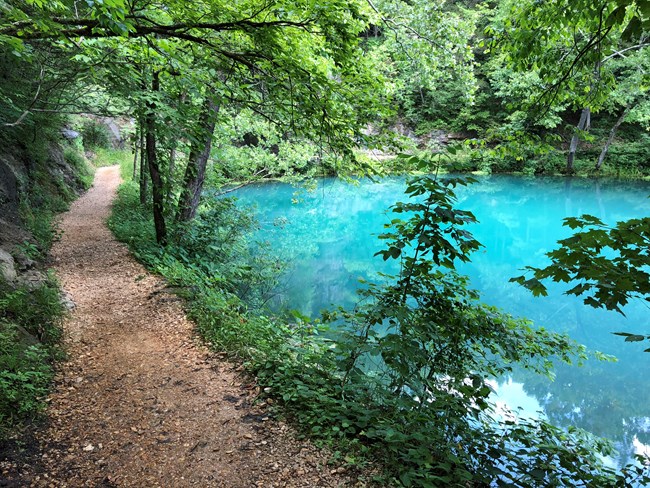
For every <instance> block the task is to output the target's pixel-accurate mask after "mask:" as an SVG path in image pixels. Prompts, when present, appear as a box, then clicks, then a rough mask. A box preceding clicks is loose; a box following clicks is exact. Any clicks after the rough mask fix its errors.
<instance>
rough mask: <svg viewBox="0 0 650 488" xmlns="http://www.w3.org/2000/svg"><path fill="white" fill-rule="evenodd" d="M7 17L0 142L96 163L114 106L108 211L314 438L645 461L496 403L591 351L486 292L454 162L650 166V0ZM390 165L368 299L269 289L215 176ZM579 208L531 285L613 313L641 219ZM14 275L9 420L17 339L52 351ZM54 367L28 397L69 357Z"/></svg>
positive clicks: (547, 463) (423, 478)
mask: <svg viewBox="0 0 650 488" xmlns="http://www.w3.org/2000/svg"><path fill="white" fill-rule="evenodd" d="M0 13H1V15H0V19H1V20H0V140H1V141H2V143H3V146H5V147H9V148H18V149H20V151H22V153H24V154H26V155H25V156H24V159H25V160H26V161H31V160H33V159H35V158H34V157H33V155H34V152H35V151H37V150H40V151H41V152H42V151H44V150H45V149H43V148H44V147H46V146H47V144H52V145H56V146H62V147H63V148H64V150H65V151H66V154H67V156H68V158H67V159H69V160H70V161H74V162H75V165H76V166H77V167H82V166H83V160H84V158H85V156H84V154H83V152H84V151H85V152H86V153H91V152H94V153H98V152H99V153H101V151H106V149H105V148H104V149H102V146H104V147H105V146H108V145H109V139H110V137H109V135H110V134H109V133H108V132H107V131H108V129H107V127H106V125H105V124H102V123H101V121H100V120H99V118H98V117H99V116H103V117H110V118H111V119H120V125H121V127H122V129H123V132H124V133H126V134H128V141H122V142H127V143H128V146H129V147H130V149H131V151H132V152H131V154H129V155H128V156H125V155H124V153H118V158H119V160H120V161H121V163H122V167H123V175H124V177H125V180H127V181H126V184H125V185H124V186H123V187H122V188H121V190H120V196H119V198H118V201H117V203H116V206H115V210H114V216H113V218H112V219H111V222H110V225H111V228H112V230H113V231H114V232H115V234H116V235H117V236H118V237H119V238H120V239H122V240H123V241H124V242H126V243H128V244H129V246H130V247H131V248H132V250H133V252H134V253H135V255H136V256H137V257H138V258H139V259H140V260H142V261H143V262H144V263H146V264H147V265H148V266H150V267H151V268H152V269H154V270H155V271H157V272H158V273H160V274H162V275H163V276H165V277H166V279H167V280H168V281H169V282H170V284H172V285H174V286H177V287H178V289H179V290H180V293H181V294H182V295H183V296H184V297H185V298H186V299H187V301H188V309H189V313H190V315H191V316H192V318H193V319H194V320H195V321H196V323H197V327H198V329H199V331H200V332H201V333H202V335H203V336H204V337H205V339H206V340H207V341H208V342H210V343H211V344H212V345H213V347H215V348H217V349H219V350H223V351H226V352H227V353H228V354H229V355H230V356H231V357H232V358H234V359H236V360H237V361H241V362H243V363H244V364H245V367H246V368H247V371H248V372H249V373H250V374H251V375H252V376H253V377H255V378H256V379H257V381H258V382H259V384H260V385H262V386H263V387H264V392H266V393H265V394H267V395H268V396H270V397H271V398H274V399H275V400H276V401H277V402H278V403H279V405H280V407H279V408H281V409H282V412H284V415H287V416H289V417H290V418H292V419H293V420H294V421H295V423H296V424H297V425H298V426H299V427H300V428H301V429H302V431H303V432H304V433H305V434H307V435H309V436H312V437H313V438H316V439H319V440H321V441H323V442H326V443H327V444H329V445H330V446H334V449H335V450H337V451H338V452H349V455H347V457H346V461H348V462H349V463H351V464H359V465H364V463H366V462H368V461H370V462H374V463H376V464H377V465H378V466H380V468H379V469H380V474H378V475H377V476H378V479H379V483H381V484H386V485H389V484H391V485H398V486H461V485H462V486H490V485H494V484H496V485H500V486H582V485H584V486H634V484H635V483H637V484H639V483H640V484H643V483H648V482H650V474H649V473H648V472H647V467H648V464H647V463H648V460H647V459H645V460H644V459H641V458H639V459H637V461H636V464H634V463H633V464H629V465H626V466H619V467H617V468H616V469H614V468H612V467H610V466H608V465H606V464H605V463H604V462H603V461H602V457H603V456H606V455H608V454H610V453H611V452H612V446H611V445H610V444H609V443H608V442H606V441H603V440H601V439H597V438H594V437H593V436H591V435H590V434H589V433H587V432H584V431H581V430H579V429H569V430H565V429H562V428H559V427H557V426H554V425H552V424H551V423H550V422H547V421H545V420H543V419H540V420H526V419H520V420H519V421H517V422H515V421H512V420H511V419H509V418H502V417H501V416H499V415H498V414H497V411H496V407H495V405H494V403H493V401H492V400H491V398H490V393H491V389H490V387H489V386H488V384H487V382H486V380H487V379H488V378H491V377H494V376H497V375H500V374H504V373H507V372H509V371H511V370H512V368H513V365H515V364H516V365H518V366H517V367H523V368H528V369H530V370H531V371H534V372H537V373H540V374H546V375H549V376H550V375H552V361H553V360H560V361H564V362H567V363H571V362H580V361H581V360H582V359H584V358H585V357H586V352H585V350H584V348H583V347H582V346H580V345H578V344H576V343H574V342H573V341H572V340H570V339H569V338H568V337H566V336H564V335H561V334H556V333H552V332H548V331H544V330H542V329H537V328H535V327H532V326H531V325H530V324H529V323H527V322H526V321H523V320H516V319H513V318H512V317H510V316H509V315H507V314H505V313H503V312H501V311H498V310H496V309H494V308H493V307H490V306H489V305H485V304H483V303H481V300H480V296H479V293H478V292H476V291H474V290H472V289H471V288H470V287H469V285H468V283H467V279H466V278H465V277H463V276H462V275H460V274H459V273H457V272H456V270H455V269H456V265H457V263H459V262H466V261H469V260H470V259H471V254H472V252H474V251H476V250H477V249H479V248H480V247H481V244H480V243H479V242H478V241H476V240H475V239H474V237H473V236H472V235H471V233H470V232H469V231H468V230H467V224H470V223H472V222H474V221H475V218H474V216H473V215H472V214H471V213H470V212H466V211H463V210H459V209H457V208H456V207H455V189H456V188H458V187H462V186H463V185H466V184H469V183H471V178H461V177H453V178H447V179H440V178H438V177H437V176H435V175H437V174H438V173H443V172H447V171H454V172H457V173H458V172H460V173H463V172H464V173H470V172H473V171H480V172H487V173H496V172H516V173H523V174H527V175H555V174H562V175H565V176H567V177H571V176H573V175H577V174H579V175H582V176H590V177H600V176H621V177H627V178H630V177H647V176H648V174H649V173H650V138H649V136H648V129H649V128H650V126H649V124H650V104H649V102H650V100H649V99H648V94H647V92H648V71H647V70H648V69H650V56H649V54H648V49H647V48H648V46H650V42H648V38H647V33H646V32H647V31H648V22H649V20H648V16H649V15H650V2H648V1H645V0H635V1H632V0H609V1H602V2H591V1H586V0H584V1H583V0H578V1H569V0H552V1H548V2H536V1H528V0H524V1H511V0H501V1H497V2H481V3H479V2H475V1H472V0H468V1H448V2H434V3H432V2H426V1H419V0H418V1H400V0H376V1H370V0H364V1H362V0H358V1H357V0H355V1H349V2H340V1H338V0H322V1H318V2H316V1H311V0H301V1H297V2H294V1H285V0H277V1H272V0H270V1H264V2H259V1H248V0H236V1H230V2H223V1H221V0H201V1H196V2H185V1H181V0H168V1H150V0H85V1H75V2H72V1H68V0H50V1H43V0H27V1H18V0H5V1H0ZM62 129H64V130H66V131H68V132H70V131H71V130H72V129H75V130H76V131H72V132H74V133H76V132H79V133H80V134H81V138H78V137H71V138H67V139H66V138H64V137H63V136H61V130H62ZM81 140H83V142H81ZM44 141H46V142H47V144H45V145H43V144H44ZM108 153H111V152H110V151H108ZM378 155H379V156H380V157H377V156H378ZM30 158H31V159H30ZM41 160H42V161H41V162H42V163H43V164H45V162H46V161H47V158H41ZM26 164H27V166H29V165H30V164H31V163H26ZM0 169H2V167H0ZM35 173H36V172H33V173H32V174H29V175H28V177H29V178H30V179H31V180H33V181H37V182H38V181H40V180H39V177H38V175H36V174H35ZM390 173H414V174H417V175H419V176H417V177H415V178H414V179H413V180H412V181H411V182H410V184H409V185H408V189H407V196H406V197H404V198H405V203H398V204H396V206H395V207H394V209H393V210H394V211H395V212H397V213H399V214H402V215H403V218H402V219H396V220H394V221H393V222H392V224H391V227H390V228H388V229H386V232H385V233H384V234H383V235H382V236H381V238H382V239H383V240H385V241H386V247H385V250H384V251H382V252H381V253H379V254H380V256H379V258H380V259H381V258H383V259H384V260H389V259H390V260H397V261H399V263H400V271H399V273H398V274H397V275H396V276H393V277H391V281H390V282H389V283H388V284H385V285H378V284H368V286H367V288H366V289H365V290H364V291H363V292H362V295H363V296H362V298H363V300H362V303H363V305H360V306H359V307H357V308H355V309H354V310H344V309H339V310H334V311H328V312H326V313H324V314H323V316H322V317H320V318H318V319H317V318H315V317H302V316H300V315H299V314H293V315H289V316H285V315H279V316H278V315H277V314H272V313H271V312H269V311H268V310H266V309H265V308H264V306H263V305H264V304H265V303H266V301H267V299H268V293H269V291H270V290H271V289H272V288H273V286H274V284H275V281H276V280H277V278H278V276H279V275H280V274H281V272H282V264H281V263H280V264H279V263H278V262H277V260H276V259H275V258H274V255H273V249H272V246H270V247H264V246H260V245H258V246H254V245H252V244H251V242H250V240H249V238H248V235H249V233H250V231H251V230H252V229H254V228H255V226H256V223H255V221H254V218H252V216H251V215H249V214H247V213H246V212H245V211H242V210H241V209H239V208H238V207H237V206H236V205H235V204H234V203H233V202H232V201H231V200H229V199H227V198H216V197H217V196H219V197H223V196H224V195H225V194H226V193H228V192H230V191H231V190H233V189H234V188H237V187H239V186H241V185H246V184H248V183H250V182H253V181H257V180H261V179H264V178H284V179H287V180H291V181H298V180H299V181H302V182H305V181H306V182H309V181H311V180H313V179H314V178H316V177H318V176H325V175H338V176H352V175H371V176H381V175H385V174H390ZM0 176H2V173H1V172H0ZM41 179H43V180H44V179H46V178H43V177H42V175H41ZM37 193H38V191H35V192H32V193H31V194H32V195H34V194H37ZM409 197H412V198H411V199H408V198H409ZM22 198H23V199H25V198H28V197H26V196H23V197H22ZM4 203H6V202H3V201H0V204H4ZM62 208H63V207H62ZM62 208H61V209H62ZM28 213H29V212H28V211H27V210H26V207H24V208H23V210H22V214H21V216H22V218H23V219H25V218H26V217H27V216H28ZM567 225H568V226H570V227H571V228H572V229H576V228H577V229H579V230H582V232H581V233H579V234H576V236H574V237H573V238H571V239H567V240H565V241H563V242H561V243H560V244H561V246H560V247H559V249H558V250H556V251H553V252H551V253H550V254H549V256H550V257H551V259H552V262H553V264H552V265H550V266H549V267H548V268H546V269H536V268H530V270H529V273H528V275H526V276H522V277H520V278H515V280H518V281H519V282H520V283H521V284H523V285H524V286H526V287H528V288H530V289H532V290H533V292H535V293H537V294H543V293H545V288H544V284H543V282H542V281H541V280H544V279H548V278H550V279H553V280H555V281H560V282H565V283H573V284H572V285H571V286H573V288H570V291H569V293H574V294H579V295H585V297H586V298H585V302H586V303H588V304H590V305H592V306H596V307H606V308H608V309H612V310H620V309H619V306H620V305H622V304H625V303H626V302H627V301H628V300H630V299H632V298H638V299H641V300H646V301H647V300H648V291H649V287H648V280H649V278H648V276H649V275H648V272H647V269H648V268H647V266H648V260H649V255H648V249H649V248H650V222H649V219H648V218H643V219H636V220H634V221H629V222H620V223H618V224H617V225H616V226H614V227H608V226H607V225H605V224H604V223H603V222H601V221H600V220H598V219H595V218H593V217H589V216H585V217H582V218H580V219H573V220H569V221H567ZM44 235H45V236H46V237H47V231H46V232H44ZM26 242H27V241H26ZM24 247H25V244H24V245H23V248H24ZM41 247H42V251H43V253H45V252H46V246H41ZM604 249H605V250H607V249H609V250H614V251H615V252H616V253H617V254H616V259H614V260H613V261H612V260H611V259H610V258H608V257H604V255H602V254H601V253H602V251H603V250H604ZM594 262H596V263H600V264H602V263H605V264H606V265H605V266H594ZM612 263H613V266H609V265H610V264H612ZM443 270H444V271H443ZM603 270H605V271H603ZM575 280H582V281H580V284H579V285H576V284H575ZM621 282H623V283H624V285H625V286H618V285H620V284H621ZM1 285H2V287H0V293H2V295H1V296H2V299H1V300H0V326H2V330H1V331H0V334H1V336H2V337H3V338H6V339H7V343H9V342H11V343H12V344H18V345H17V346H15V347H14V346H12V348H13V349H12V348H7V349H3V350H1V351H0V359H1V360H2V361H4V363H6V364H4V363H3V366H4V367H5V368H6V370H7V371H8V372H9V374H3V373H0V375H2V376H0V392H2V393H3V394H4V395H5V396H6V397H9V396H10V395H13V396H12V399H11V401H9V400H6V399H3V398H0V420H1V421H4V420H5V418H8V417H9V416H8V414H7V413H6V412H7V411H9V409H15V405H16V401H18V400H19V399H18V400H16V398H17V397H18V396H21V395H23V396H25V395H26V394H25V393H23V392H20V391H19V390H20V388H23V387H24V385H25V384H26V380H25V378H27V377H29V374H28V373H26V372H25V371H24V370H21V369H20V368H22V367H23V366H22V364H23V363H24V362H25V361H22V362H20V361H19V362H15V364H14V363H11V361H13V359H12V358H15V357H20V358H26V357H28V356H29V355H31V356H29V357H32V356H34V355H35V354H38V355H40V356H41V357H40V360H41V363H39V364H43V363H47V362H49V361H51V359H52V358H51V357H46V356H48V355H49V356H55V355H56V354H55V353H54V352H51V351H50V349H49V347H50V346H49V342H48V343H47V344H46V346H43V348H41V349H38V348H37V349H34V348H31V346H30V347H23V346H21V345H20V344H21V340H22V339H21V338H20V334H19V333H18V332H17V331H18V330H20V329H19V328H18V327H20V328H21V329H24V328H25V327H27V326H26V325H25V326H24V325H22V322H21V321H22V320H23V318H22V315H21V313H19V312H18V311H17V306H16V305H15V304H16V303H17V301H18V302H20V301H21V300H26V298H25V296H26V295H24V293H26V292H24V291H21V290H18V291H15V290H13V291H10V288H9V287H7V289H6V290H5V283H2V284H1ZM574 285H575V286H574ZM50 286H54V284H53V281H52V282H48V283H47V285H46V286H45V285H44V288H43V289H42V290H41V292H40V293H42V294H43V297H42V298H39V300H42V301H45V302H46V304H48V306H49V305H51V303H50V302H51V295H50V294H49V292H50V291H51V290H50ZM39 296H40V295H39ZM18 308H20V307H18ZM60 313H61V312H60V310H59V311H57V312H56V314H53V315H56V316H57V317H58V315H60ZM25 320H26V321H27V323H29V324H31V322H29V321H33V320H35V319H33V318H32V317H27V318H26V319H25ZM328 324H329V325H333V324H336V325H337V326H339V325H340V324H345V327H337V328H334V327H333V329H336V331H332V330H328V331H327V332H325V329H324V327H325V326H326V325H328ZM30 327H31V325H30ZM321 329H322V330H321ZM314 331H321V332H320V333H319V334H316V333H314ZM625 337H626V339H627V340H630V341H644V340H647V339H649V338H650V336H647V337H646V336H639V335H634V334H627V335H625ZM26 351H27V352H26ZM35 351H36V352H35ZM39 351H40V352H39ZM43 351H45V352H43ZM4 358H9V359H6V360H5V359H4ZM374 358H381V365H380V366H379V367H372V368H371V367H370V365H371V364H374V362H373V361H372V359H374ZM38 367H40V366H38ZM38 367H37V369H36V370H34V371H35V375H36V376H34V377H35V378H36V379H37V380H38V383H37V385H36V386H37V388H38V391H36V394H32V395H31V396H30V397H29V399H28V400H26V401H25V402H23V403H24V404H25V406H24V409H25V413H26V414H29V415H31V414H32V413H33V412H35V411H37V410H38V407H37V406H35V405H36V403H37V402H38V398H39V395H42V391H43V388H44V387H43V385H42V383H43V382H45V383H46V382H47V380H48V378H49V375H50V370H49V369H48V370H43V371H41V370H39V369H38ZM12 368H13V370H12ZM21 408H23V407H21ZM10 420H11V421H14V420H15V419H13V418H12V419H10ZM0 433H1V432H0ZM348 458H349V459H348ZM644 463H645V464H644Z"/></svg>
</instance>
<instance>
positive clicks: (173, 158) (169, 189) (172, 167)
mask: <svg viewBox="0 0 650 488" xmlns="http://www.w3.org/2000/svg"><path fill="white" fill-rule="evenodd" d="M174 171H176V146H174V147H172V148H171V149H170V150H169V173H168V174H169V177H168V178H167V201H168V202H171V201H172V190H173V186H174V184H173V179H174Z"/></svg>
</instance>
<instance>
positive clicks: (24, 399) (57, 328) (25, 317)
mask: <svg viewBox="0 0 650 488" xmlns="http://www.w3.org/2000/svg"><path fill="white" fill-rule="evenodd" d="M63 313H64V309H63V306H62V305H61V302H60V299H59V287H58V284H57V283H56V281H55V280H54V278H53V276H52V275H50V276H49V277H48V280H47V281H46V282H45V283H44V284H43V285H41V286H40V287H38V288H36V289H34V290H30V289H27V288H19V289H15V290H14V289H13V288H11V287H9V286H8V285H7V284H6V283H3V282H0V438H2V437H3V436H5V435H6V434H7V433H8V432H10V431H11V430H12V429H13V428H15V427H16V426H17V425H19V424H20V423H23V422H25V421H28V420H30V419H33V418H34V417H35V416H36V415H38V413H39V412H40V411H41V410H42V409H43V407H44V406H45V404H44V402H43V400H44V397H45V395H46V394H47V392H48V389H49V385H50V382H51V380H52V377H53V369H52V364H53V361H54V360H55V359H57V358H60V357H61V355H62V353H61V349H60V347H59V342H60V339H61V334H62V332H61V320H62V317H63Z"/></svg>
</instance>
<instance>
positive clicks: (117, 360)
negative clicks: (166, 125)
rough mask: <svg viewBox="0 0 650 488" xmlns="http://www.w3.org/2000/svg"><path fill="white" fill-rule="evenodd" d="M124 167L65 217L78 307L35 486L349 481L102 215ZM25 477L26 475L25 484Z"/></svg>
mask: <svg viewBox="0 0 650 488" xmlns="http://www.w3.org/2000/svg"><path fill="white" fill-rule="evenodd" d="M118 183H119V173H118V168H116V167H110V168H101V169H99V170H98V171H97V174H96V177H95V185H94V186H93V188H92V189H91V190H90V191H89V192H88V193H87V194H86V195H84V196H83V197H82V198H80V199H79V200H78V201H77V202H75V204H74V205H73V206H72V209H71V210H70V212H68V213H67V214H65V215H64V217H63V224H62V230H63V236H62V239H61V240H60V242H58V243H57V244H56V245H55V247H54V249H53V256H54V259H55V264H54V267H55V269H56V271H57V274H58V276H59V277H60V279H61V281H62V285H63V288H64V289H65V290H66V291H68V292H69V293H70V294H71V296H72V299H73V301H74V302H75V304H76V308H75V309H74V311H73V313H72V316H71V318H70V319H69V320H68V321H67V323H66V337H67V339H66V340H67V343H68V350H69V355H70V359H69V361H68V362H66V363H65V364H63V365H62V369H61V371H60V374H59V377H58V380H57V385H56V390H55V392H54V393H53V394H52V395H51V397H50V398H49V400H48V401H49V411H48V413H49V416H50V422H49V423H50V426H49V428H48V429H47V430H45V431H43V432H42V435H41V436H39V437H40V441H41V444H42V448H43V450H42V452H43V453H44V454H42V459H41V460H40V464H41V465H42V471H41V470H39V471H40V472H38V471H37V472H35V473H31V479H30V480H28V481H29V483H31V485H32V486H57V487H58V486H71V487H78V486H84V487H85V486H88V487H132V486H133V487H156V486H161V487H184V486H202V487H203V486H205V487H208V486H215V487H253V486H264V487H272V486H276V487H285V486H286V487H299V486H304V487H307V486H309V487H311V486H324V487H326V486H344V485H347V484H348V483H349V479H348V477H347V474H346V473H344V472H342V470H340V469H339V470H337V469H333V468H332V467H331V466H327V465H326V462H327V457H326V455H325V454H324V453H322V452H320V451H318V450H316V449H315V448H314V447H312V446H310V445H308V444H305V443H300V442H297V441H295V440H294V439H293V436H292V433H291V430H290V429H289V428H288V427H287V426H286V425H284V424H282V423H280V422H277V421H275V420H273V419H269V418H268V417H266V414H265V412H264V411H263V410H261V408H262V407H253V406H251V401H252V399H253V395H254V391H253V387H252V385H247V384H246V383H245V382H243V381H244V380H243V379H242V378H241V377H240V376H239V375H238V374H237V372H236V371H234V370H233V367H232V365H230V364H228V363H225V362H223V361H220V360H219V359H218V358H215V357H210V354H209V353H208V352H207V351H206V349H205V348H204V347H202V346H201V345H199V344H198V343H197V340H196V339H195V337H194V336H193V332H192V324H191V323H190V322H189V321H188V320H187V319H186V318H185V315H184V313H183V310H182V307H181V303H180V302H179V301H178V299H177V298H176V297H174V296H173V295H171V294H169V293H167V292H165V290H164V283H163V282H162V281H161V279H159V278H158V277H155V276H152V275H150V274H148V273H147V272H146V271H145V270H144V268H143V267H142V266H141V265H140V264H138V263H137V262H135V261H134V259H133V258H132V257H131V256H130V255H129V253H128V251H127V249H126V247H125V246H124V245H122V244H121V243H118V242H117V241H116V240H115V239H114V238H113V236H112V234H111V233H110V231H109V230H108V229H107V227H106V225H105V220H106V218H107V217H108V215H109V212H110V205H111V202H112V200H113V198H114V195H115V190H116V188H117V185H118ZM26 481H27V480H26Z"/></svg>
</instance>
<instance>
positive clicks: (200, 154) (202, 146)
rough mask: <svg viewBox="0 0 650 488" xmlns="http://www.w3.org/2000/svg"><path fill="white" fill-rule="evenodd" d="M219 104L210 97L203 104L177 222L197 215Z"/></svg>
mask: <svg viewBox="0 0 650 488" xmlns="http://www.w3.org/2000/svg"><path fill="white" fill-rule="evenodd" d="M218 113H219V104H217V103H216V102H215V101H214V99H213V98H211V97H208V98H206V100H205V103H204V104H203V109H202V110H201V116H200V121H199V130H200V132H199V134H198V137H196V138H195V139H194V140H193V141H192V146H191V148H190V156H189V159H188V162H187V168H186V169H185V177H184V178H183V188H182V189H181V196H180V199H179V201H178V213H177V214H176V221H177V222H187V221H189V220H192V219H193V218H194V216H195V215H196V209H197V208H198V206H199V201H200V199H201V190H202V189H203V181H204V180H205V169H206V166H207V163H208V158H209V157H210V149H211V148H212V134H213V133H214V127H215V125H216V123H217V114H218Z"/></svg>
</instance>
